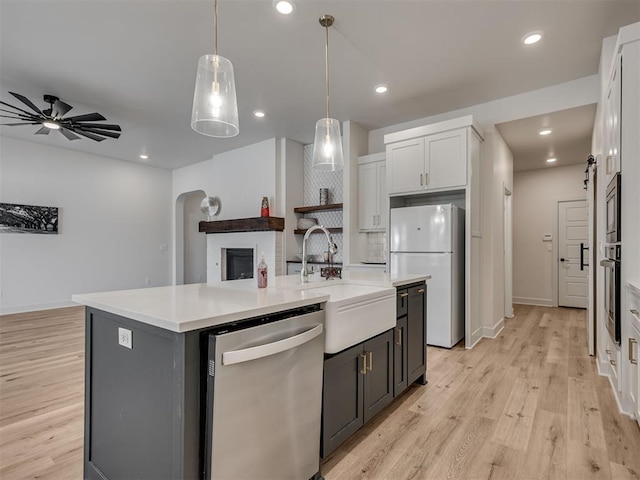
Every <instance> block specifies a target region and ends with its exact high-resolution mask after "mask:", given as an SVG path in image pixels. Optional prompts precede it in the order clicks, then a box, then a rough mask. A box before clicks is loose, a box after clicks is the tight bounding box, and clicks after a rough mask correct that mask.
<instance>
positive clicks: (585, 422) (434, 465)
mask: <svg viewBox="0 0 640 480" xmlns="http://www.w3.org/2000/svg"><path fill="white" fill-rule="evenodd" d="M83 320H84V314H83V309H82V308H81V307H78V308H69V309H58V310H50V311H46V312H35V313H30V314H20V315H6V316H3V317H0V478H2V479H3V480H10V479H11V480H13V479H15V480H18V479H31V478H48V479H64V480H66V479H69V480H71V479H80V478H82V435H83V431H82V429H83V418H82V415H83V405H82V402H83V388H84V386H83V375H84V371H83V352H84V324H83ZM428 361H429V365H428V369H429V370H428V372H429V373H428V377H429V383H428V384H427V385H426V386H413V387H411V388H410V389H409V390H408V391H407V392H406V393H405V394H403V395H402V397H400V398H399V399H397V400H396V401H395V402H393V404H392V405H390V406H389V407H388V408H387V409H386V410H384V411H383V412H381V413H380V414H379V415H378V417H376V418H375V419H374V420H373V421H372V422H371V423H370V424H368V425H367V426H365V427H364V428H363V429H361V430H360V431H359V432H358V433H356V434H355V435H354V436H353V437H352V438H351V439H349V440H348V441H347V442H346V443H345V444H344V445H343V446H342V447H341V448H339V449H338V450H337V451H336V452H335V454H334V455H333V456H332V457H331V458H329V459H328V460H327V461H326V462H325V463H324V465H323V466H322V472H323V474H324V475H325V477H326V479H327V480H338V479H340V480H343V479H356V478H357V479H374V480H378V479H379V480H386V479H399V480H405V479H438V480H439V479H500V478H505V479H525V480H526V479H547V478H563V479H576V480H578V479H588V478H598V479H600V478H602V479H609V478H615V479H640V429H639V428H638V426H637V424H636V423H635V422H634V421H633V420H631V419H629V418H627V417H624V416H622V415H620V414H619V413H618V411H617V407H616V405H615V400H614V399H613V395H612V393H611V390H610V387H609V384H608V381H607V380H606V379H604V378H602V377H599V376H598V375H597V373H596V368H595V362H594V360H593V359H592V358H590V357H589V356H588V355H587V351H586V337H585V328H584V311H581V310H574V309H554V308H542V307H526V306H517V308H516V316H515V317H514V318H513V319H511V320H507V322H506V326H505V329H504V331H503V332H502V333H501V334H500V335H499V337H498V338H496V339H495V340H489V339H485V340H482V341H481V342H480V343H479V344H478V345H477V346H476V347H475V348H474V349H473V350H471V351H465V350H464V349H462V348H459V347H457V348H454V349H452V350H445V349H436V348H430V349H429V353H428Z"/></svg>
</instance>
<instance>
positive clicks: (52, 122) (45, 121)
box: [0, 92, 122, 142]
mask: <svg viewBox="0 0 640 480" xmlns="http://www.w3.org/2000/svg"><path fill="white" fill-rule="evenodd" d="M9 93H10V94H11V95H13V96H14V97H16V98H17V99H18V100H20V101H21V102H22V103H24V104H25V105H26V106H27V107H29V108H30V109H31V110H33V112H35V113H31V112H29V111H27V110H23V109H22V108H19V107H15V106H13V105H10V104H8V103H6V102H3V101H1V100H0V104H2V105H4V106H6V107H10V108H12V109H13V111H12V110H5V109H4V108H0V112H3V113H9V114H11V115H1V114H0V117H4V118H11V119H13V120H21V122H18V123H3V124H1V125H7V126H11V127H15V126H18V125H42V127H41V128H40V129H39V130H38V131H37V132H36V133H35V134H36V135H49V132H50V131H51V130H59V131H60V133H62V135H64V136H65V137H67V139H68V140H78V139H79V138H80V137H79V136H78V135H81V136H83V137H87V138H90V139H91V140H95V141H96V142H101V141H103V140H104V139H106V138H107V137H109V138H118V137H120V133H119V132H120V131H122V129H121V128H120V125H114V124H109V123H93V122H101V121H103V120H106V118H104V117H103V116H102V115H100V114H99V113H87V114H85V115H76V116H75V117H67V118H63V117H64V116H65V115H66V114H67V113H68V112H69V110H71V109H72V108H73V107H72V106H71V105H67V104H66V103H64V102H63V101H61V100H60V99H59V98H58V97H54V96H53V95H45V96H44V101H45V102H47V103H48V104H49V108H46V109H44V110H40V109H39V108H38V107H37V106H36V105H35V104H34V103H33V102H32V101H31V100H29V99H28V98H27V97H25V96H24V95H20V94H19V93H14V92H9Z"/></svg>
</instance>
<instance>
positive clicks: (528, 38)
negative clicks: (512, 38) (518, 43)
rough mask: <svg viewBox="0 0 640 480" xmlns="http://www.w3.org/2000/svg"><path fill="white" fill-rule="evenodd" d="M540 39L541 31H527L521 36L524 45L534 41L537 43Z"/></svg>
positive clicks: (531, 43)
mask: <svg viewBox="0 0 640 480" xmlns="http://www.w3.org/2000/svg"><path fill="white" fill-rule="evenodd" d="M540 40H542V33H540V32H531V33H527V34H526V35H525V36H524V37H523V38H522V43H524V44H525V45H533V44H534V43H538V42H539V41H540Z"/></svg>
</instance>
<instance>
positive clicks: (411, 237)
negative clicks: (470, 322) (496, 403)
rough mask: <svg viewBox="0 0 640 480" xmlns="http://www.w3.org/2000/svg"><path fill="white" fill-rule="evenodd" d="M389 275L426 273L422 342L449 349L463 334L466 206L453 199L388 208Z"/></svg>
mask: <svg viewBox="0 0 640 480" xmlns="http://www.w3.org/2000/svg"><path fill="white" fill-rule="evenodd" d="M390 224H391V228H390V239H389V247H390V248H389V250H390V255H389V262H390V264H391V266H390V269H391V270H390V271H391V273H392V274H398V273H418V274H429V275H431V277H432V278H431V279H430V280H428V281H427V330H426V337H427V338H426V343H427V344H429V345H435V346H439V347H446V348H451V347H453V346H454V345H455V344H456V343H458V342H459V341H460V340H462V339H463V338H464V209H462V208H459V207H457V206H456V205H453V204H446V205H421V206H416V207H402V208H392V209H391V213H390Z"/></svg>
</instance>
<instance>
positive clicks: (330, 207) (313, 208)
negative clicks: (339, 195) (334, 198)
mask: <svg viewBox="0 0 640 480" xmlns="http://www.w3.org/2000/svg"><path fill="white" fill-rule="evenodd" d="M323 210H342V203H331V204H329V205H311V206H309V207H296V208H294V209H293V211H294V212H295V213H309V212H321V211H323Z"/></svg>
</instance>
